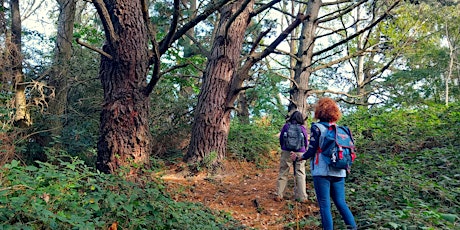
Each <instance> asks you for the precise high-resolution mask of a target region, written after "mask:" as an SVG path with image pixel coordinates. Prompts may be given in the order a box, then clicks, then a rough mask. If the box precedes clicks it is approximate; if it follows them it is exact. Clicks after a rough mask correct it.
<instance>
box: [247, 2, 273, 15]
mask: <svg viewBox="0 0 460 230" xmlns="http://www.w3.org/2000/svg"><path fill="white" fill-rule="evenodd" d="M278 2H281V0H272V1H271V2H269V3H267V4H264V5H262V6H261V7H260V8H257V9H256V10H254V12H253V13H252V14H251V16H250V17H253V16H255V15H257V14H260V13H261V12H263V11H265V10H266V9H268V8H272V7H273V6H274V5H275V4H276V3H278Z"/></svg>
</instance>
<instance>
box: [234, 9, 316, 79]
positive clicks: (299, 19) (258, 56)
mask: <svg viewBox="0 0 460 230" xmlns="http://www.w3.org/2000/svg"><path fill="white" fill-rule="evenodd" d="M307 18H309V15H303V14H298V15H297V18H296V19H295V20H294V21H293V22H292V23H291V24H290V25H289V26H288V27H287V28H286V29H285V30H284V31H283V32H281V34H280V35H279V36H278V37H277V38H276V39H275V40H274V41H273V42H272V43H271V44H270V45H269V46H268V47H267V48H265V49H264V50H263V51H262V52H260V53H257V54H254V55H251V56H249V57H248V59H247V60H246V62H245V63H244V65H243V67H242V68H241V69H242V70H243V71H246V70H247V69H249V68H250V67H251V66H252V65H254V63H256V62H258V61H260V60H261V59H263V58H265V57H266V56H268V55H269V54H271V53H273V52H274V50H275V48H276V47H277V46H278V45H279V44H280V43H281V42H282V41H284V40H285V39H286V38H287V36H289V34H290V33H291V31H293V30H294V29H295V28H296V27H297V26H298V25H300V23H302V22H303V21H304V20H305V19H307Z"/></svg>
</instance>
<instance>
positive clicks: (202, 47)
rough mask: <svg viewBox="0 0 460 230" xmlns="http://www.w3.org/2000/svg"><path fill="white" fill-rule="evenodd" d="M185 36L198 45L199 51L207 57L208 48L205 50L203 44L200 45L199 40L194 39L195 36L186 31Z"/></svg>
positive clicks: (208, 54) (208, 53)
mask: <svg viewBox="0 0 460 230" xmlns="http://www.w3.org/2000/svg"><path fill="white" fill-rule="evenodd" d="M185 36H187V37H188V38H189V39H190V40H192V42H193V43H194V44H195V45H196V46H198V49H199V50H200V52H201V53H202V54H203V55H204V56H206V57H208V58H209V56H210V55H211V54H210V52H209V50H207V49H206V48H205V47H204V46H202V45H201V43H200V41H198V40H196V38H195V37H193V36H190V35H189V34H188V33H185Z"/></svg>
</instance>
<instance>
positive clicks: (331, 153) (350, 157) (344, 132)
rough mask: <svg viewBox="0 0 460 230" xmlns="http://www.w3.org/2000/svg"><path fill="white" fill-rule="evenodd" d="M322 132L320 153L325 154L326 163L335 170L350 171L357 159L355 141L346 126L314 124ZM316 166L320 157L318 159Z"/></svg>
mask: <svg viewBox="0 0 460 230" xmlns="http://www.w3.org/2000/svg"><path fill="white" fill-rule="evenodd" d="M313 125H315V126H316V127H318V128H319V130H320V131H321V136H320V138H319V147H318V151H317V152H318V153H321V154H323V156H324V157H323V158H324V159H325V161H326V163H327V164H328V165H330V166H332V167H334V168H338V169H347V170H348V171H349V170H350V168H351V165H352V164H353V161H354V160H355V158H356V153H355V144H354V143H355V141H354V139H353V135H352V134H351V131H350V129H349V128H348V127H346V126H339V125H336V124H323V123H313V124H312V126H313ZM316 161H317V162H316V164H317V163H318V157H316Z"/></svg>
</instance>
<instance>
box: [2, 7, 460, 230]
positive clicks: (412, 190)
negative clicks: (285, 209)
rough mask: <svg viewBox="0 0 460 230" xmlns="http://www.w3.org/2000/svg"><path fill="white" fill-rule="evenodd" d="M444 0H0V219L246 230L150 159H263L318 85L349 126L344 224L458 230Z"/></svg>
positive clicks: (220, 162)
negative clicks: (174, 182) (351, 219)
mask: <svg viewBox="0 0 460 230" xmlns="http://www.w3.org/2000/svg"><path fill="white" fill-rule="evenodd" d="M459 7H460V5H459V2H458V1H456V0H437V1H435V0H426V1H423V0H420V1H398V0H378V1H367V0H361V1H346V0H345V1H324V2H322V1H318V0H312V1H282V0H273V1H259V0H233V1H194V0H191V1H187V0H183V1H179V0H175V1H148V0H142V1H132V0H112V1H109V0H104V1H102V0H92V1H77V0H57V1H51V0H48V1H46V0H43V1H29V0H10V1H7V0H0V41H1V42H0V44H1V47H0V59H1V60H0V77H1V83H0V84H1V85H0V89H1V91H0V103H1V107H0V122H1V125H2V129H1V132H0V145H1V151H2V152H1V158H0V165H2V170H1V172H0V181H1V188H0V194H1V196H0V225H2V226H5V227H6V228H13V229H14V228H18V229H23V228H24V229H63V228H81V229H88V228H90V229H93V228H96V229H106V228H107V227H108V226H110V225H111V224H112V223H114V222H117V223H118V227H119V228H122V229H143V228H147V229H148V228H153V229H216V228H219V229H225V228H228V229H244V228H247V226H244V225H243V224H241V223H240V222H239V221H238V220H236V219H234V218H233V217H232V215H231V213H227V212H219V211H216V210H210V209H208V208H207V207H205V206H203V205H202V204H199V203H190V202H177V201H175V200H173V199H172V198H171V197H170V194H168V192H167V190H166V189H165V186H164V184H163V183H164V182H163V181H162V179H161V177H160V176H158V172H161V171H162V170H164V169H165V168H168V167H171V166H172V165H174V166H175V167H177V166H178V167H179V168H180V169H181V170H183V171H186V172H187V173H188V175H189V176H192V175H194V174H197V173H200V172H208V173H209V176H210V178H212V176H213V175H216V174H219V173H222V172H225V168H224V167H223V166H224V164H225V162H226V161H229V160H232V161H244V162H249V163H251V164H254V170H259V169H263V168H266V167H271V166H272V164H270V163H269V162H272V161H276V159H273V158H270V157H269V154H267V153H269V152H271V151H276V150H277V149H278V140H277V136H276V135H277V133H278V132H279V129H280V128H281V126H282V125H283V124H284V122H285V118H286V116H287V115H288V114H289V113H291V112H292V111H294V110H299V111H301V112H303V113H304V114H306V115H307V116H308V119H307V124H309V123H310V122H312V121H313V120H312V118H311V112H312V111H313V109H314V108H313V105H314V103H315V101H316V100H317V98H319V97H322V96H329V97H332V98H334V99H336V100H337V101H338V103H339V104H340V106H341V108H342V110H343V112H344V115H345V116H344V118H343V119H342V121H341V123H342V124H345V125H348V126H350V128H351V129H352V131H353V132H354V134H355V138H356V139H357V145H358V150H359V158H358V160H357V162H356V163H355V165H354V166H353V171H354V172H353V173H352V174H351V175H350V176H349V177H348V178H347V188H348V190H347V193H348V194H347V196H348V197H350V198H351V199H350V202H349V205H350V206H351V207H353V210H352V211H353V212H354V213H356V214H355V215H356V218H357V221H358V224H359V226H361V228H362V229H458V228H459V221H460V220H459V208H458V207H459V205H460V198H459V186H458V185H459V184H460V182H459V180H460V171H459V167H458V164H459V160H458V159H457V156H458V154H459V151H458V146H459V144H458V141H459V137H458V133H459V127H460V125H459V124H460V118H459V117H460V116H459V111H460V108H459V106H460V104H459V102H458V101H459V98H460V91H459V79H460V69H459V64H460V63H459V59H458V58H459V54H460V53H459V52H460V49H459V44H460V8H459ZM291 208H292V207H291ZM318 218H319V217H318V215H316V216H310V217H304V218H303V219H302V220H301V222H300V224H301V226H302V227H303V228H307V229H310V228H311V229H315V227H318V226H319V224H318V222H317V220H318ZM335 219H339V218H335ZM279 222H280V223H283V224H284V225H285V227H286V228H293V227H294V226H295V225H293V218H292V217H285V219H282V220H279ZM337 225H338V226H340V222H338V223H337Z"/></svg>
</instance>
